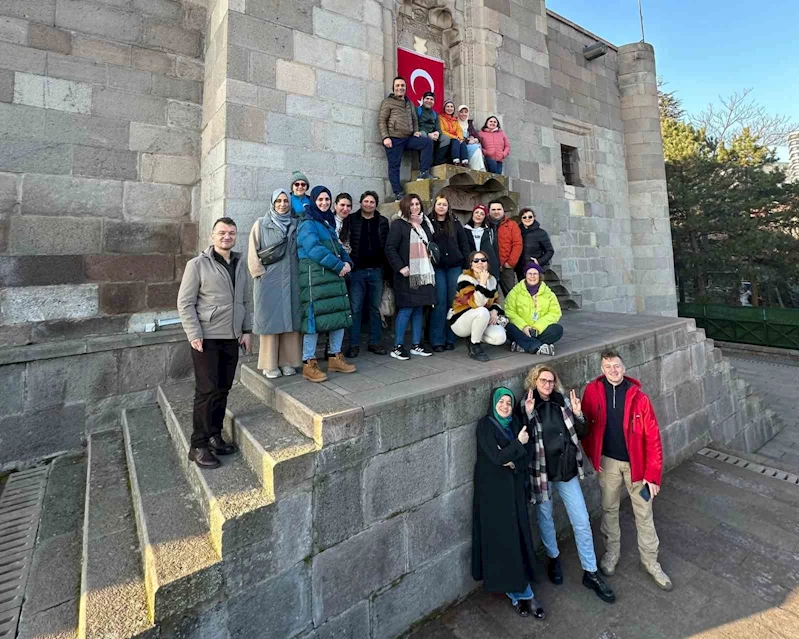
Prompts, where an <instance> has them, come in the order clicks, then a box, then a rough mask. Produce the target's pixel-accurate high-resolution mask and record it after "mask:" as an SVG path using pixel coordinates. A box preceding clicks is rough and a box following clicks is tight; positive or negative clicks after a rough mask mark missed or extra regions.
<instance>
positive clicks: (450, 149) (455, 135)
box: [436, 100, 469, 166]
mask: <svg viewBox="0 0 799 639" xmlns="http://www.w3.org/2000/svg"><path fill="white" fill-rule="evenodd" d="M438 123H439V126H440V127H441V139H440V140H439V142H438V156H437V158H436V160H437V162H438V163H439V164H444V163H446V162H447V160H449V162H451V163H452V164H454V165H455V166H460V165H463V166H468V164H469V150H468V149H467V148H466V143H465V142H466V141H465V138H464V137H463V129H462V128H461V125H460V124H459V123H458V116H457V115H455V103H454V102H453V101H452V100H447V101H446V102H444V111H443V112H442V113H441V115H439V116H438Z"/></svg>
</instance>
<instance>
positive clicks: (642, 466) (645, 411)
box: [582, 375, 663, 486]
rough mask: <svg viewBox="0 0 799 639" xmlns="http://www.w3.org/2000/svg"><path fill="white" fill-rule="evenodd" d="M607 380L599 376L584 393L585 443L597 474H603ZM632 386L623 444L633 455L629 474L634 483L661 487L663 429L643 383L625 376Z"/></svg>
mask: <svg viewBox="0 0 799 639" xmlns="http://www.w3.org/2000/svg"><path fill="white" fill-rule="evenodd" d="M604 379H605V377H604V376H603V375H600V376H599V377H597V378H596V379H595V380H594V381H593V382H591V383H590V384H588V386H587V387H586V389H585V393H583V402H582V404H583V406H582V408H583V415H585V419H586V423H587V425H588V434H587V435H586V436H585V438H584V439H583V440H582V445H583V449H584V450H585V454H586V455H588V458H589V459H590V460H591V463H592V464H593V465H594V468H596V469H597V470H598V471H601V470H602V469H601V468H600V460H601V459H602V443H603V440H604V437H605V425H606V424H607V416H608V413H607V401H606V399H605V387H604V384H603V381H602V380H604ZM624 379H626V380H627V381H629V382H630V384H631V386H630V388H628V389H627V397H626V399H625V402H624V441H625V442H626V443H627V452H628V453H629V455H630V475H631V479H632V481H633V482H638V481H642V480H644V479H645V480H646V481H649V482H652V483H653V484H657V485H658V486H660V482H661V479H662V477H663V447H662V445H661V443H660V426H658V420H657V417H656V416H655V411H654V409H653V408H652V402H650V401H649V397H647V395H646V393H644V391H642V390H641V382H639V381H638V380H637V379H633V378H632V377H626V376H625V378H624Z"/></svg>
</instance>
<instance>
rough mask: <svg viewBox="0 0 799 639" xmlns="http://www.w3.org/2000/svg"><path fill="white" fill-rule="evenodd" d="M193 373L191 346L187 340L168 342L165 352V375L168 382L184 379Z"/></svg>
mask: <svg viewBox="0 0 799 639" xmlns="http://www.w3.org/2000/svg"><path fill="white" fill-rule="evenodd" d="M193 374H194V363H193V362H192V359H191V346H190V345H189V342H188V340H186V341H184V342H178V343H176V344H169V346H168V347H167V354H166V377H167V380H168V381H170V382H174V381H178V380H182V379H186V378H188V377H191V376H192V375H193Z"/></svg>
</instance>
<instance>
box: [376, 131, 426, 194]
mask: <svg viewBox="0 0 799 639" xmlns="http://www.w3.org/2000/svg"><path fill="white" fill-rule="evenodd" d="M385 148H386V159H388V179H389V180H391V190H392V191H394V193H402V192H403V191H402V182H400V166H401V165H402V152H403V151H405V150H408V151H421V153H420V154H419V170H420V171H429V170H430V164H431V163H432V161H433V140H431V139H430V138H422V137H418V138H417V137H414V136H411V137H409V138H391V148H390V149H389V148H387V147H385Z"/></svg>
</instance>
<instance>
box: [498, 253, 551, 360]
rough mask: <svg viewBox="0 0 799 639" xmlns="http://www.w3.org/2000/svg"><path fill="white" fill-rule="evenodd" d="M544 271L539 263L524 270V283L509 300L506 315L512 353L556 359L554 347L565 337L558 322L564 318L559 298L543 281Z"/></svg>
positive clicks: (532, 264)
mask: <svg viewBox="0 0 799 639" xmlns="http://www.w3.org/2000/svg"><path fill="white" fill-rule="evenodd" d="M543 273H544V270H543V268H541V266H540V265H539V264H538V263H536V262H530V263H529V264H527V266H525V267H524V279H523V280H522V281H521V282H519V283H518V284H517V285H516V286H514V287H513V288H512V289H511V290H510V293H508V296H507V297H506V298H505V315H506V316H507V317H508V319H509V320H510V324H508V326H507V328H506V329H505V330H506V331H507V333H508V339H509V340H511V351H514V352H517V353H535V354H536V355H554V354H555V347H554V346H553V344H554V343H555V342H557V341H558V340H559V339H560V338H561V337H563V327H562V326H561V325H560V324H558V320H559V319H560V318H561V315H563V312H562V311H561V310H560V302H558V297H557V296H556V295H555V293H553V292H552V289H551V288H549V287H548V286H547V285H546V283H545V282H543V281H542V280H541V276H542V275H543Z"/></svg>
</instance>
